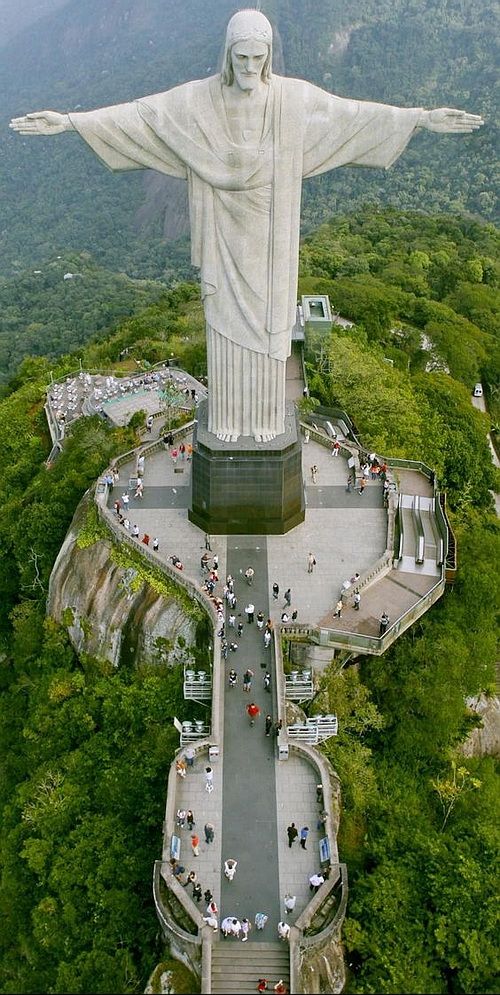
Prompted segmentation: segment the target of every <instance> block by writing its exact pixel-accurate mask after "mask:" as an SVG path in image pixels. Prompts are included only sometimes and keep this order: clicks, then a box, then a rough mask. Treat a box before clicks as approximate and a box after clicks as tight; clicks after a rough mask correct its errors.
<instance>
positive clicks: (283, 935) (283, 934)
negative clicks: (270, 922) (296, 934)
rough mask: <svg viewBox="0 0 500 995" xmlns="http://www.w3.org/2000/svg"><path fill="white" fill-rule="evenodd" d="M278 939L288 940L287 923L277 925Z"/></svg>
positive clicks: (288, 929) (288, 930)
mask: <svg viewBox="0 0 500 995" xmlns="http://www.w3.org/2000/svg"><path fill="white" fill-rule="evenodd" d="M278 937H279V939H280V940H285V941H286V940H288V939H289V938H290V926H289V924H288V923H287V922H284V921H282V922H279V923H278Z"/></svg>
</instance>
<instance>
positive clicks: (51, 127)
mask: <svg viewBox="0 0 500 995" xmlns="http://www.w3.org/2000/svg"><path fill="white" fill-rule="evenodd" d="M9 128H12V130H13V131H18V132H19V134H20V135H60V134H61V133H62V132H63V131H74V130H75V129H74V128H73V125H72V124H71V121H70V119H69V115H68V114H59V112H58V111H34V112H33V113H32V114H25V115H24V117H14V118H12V121H11V122H10V124H9Z"/></svg>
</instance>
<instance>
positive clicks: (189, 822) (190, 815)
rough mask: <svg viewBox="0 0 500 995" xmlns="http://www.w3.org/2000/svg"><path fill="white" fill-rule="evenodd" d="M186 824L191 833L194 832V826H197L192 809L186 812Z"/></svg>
mask: <svg viewBox="0 0 500 995" xmlns="http://www.w3.org/2000/svg"><path fill="white" fill-rule="evenodd" d="M186 823H187V827H188V829H189V831H190V832H192V829H193V826H195V825H196V823H195V821H194V814H193V810H192V808H188V810H187V812H186Z"/></svg>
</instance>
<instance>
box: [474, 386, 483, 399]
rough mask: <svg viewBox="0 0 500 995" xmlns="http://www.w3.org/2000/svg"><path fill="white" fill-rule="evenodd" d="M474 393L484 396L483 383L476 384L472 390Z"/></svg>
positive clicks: (476, 395)
mask: <svg viewBox="0 0 500 995" xmlns="http://www.w3.org/2000/svg"><path fill="white" fill-rule="evenodd" d="M472 393H473V394H474V397H482V396H483V385H482V383H477V384H474V390H473V391H472Z"/></svg>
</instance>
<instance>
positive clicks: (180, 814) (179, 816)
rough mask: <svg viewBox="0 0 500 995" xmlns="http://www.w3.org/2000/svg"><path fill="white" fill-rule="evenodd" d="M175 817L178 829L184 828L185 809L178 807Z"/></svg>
mask: <svg viewBox="0 0 500 995" xmlns="http://www.w3.org/2000/svg"><path fill="white" fill-rule="evenodd" d="M175 819H176V825H177V826H178V828H179V829H184V826H185V825H186V811H185V809H183V808H178V809H177V812H176V816H175Z"/></svg>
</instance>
